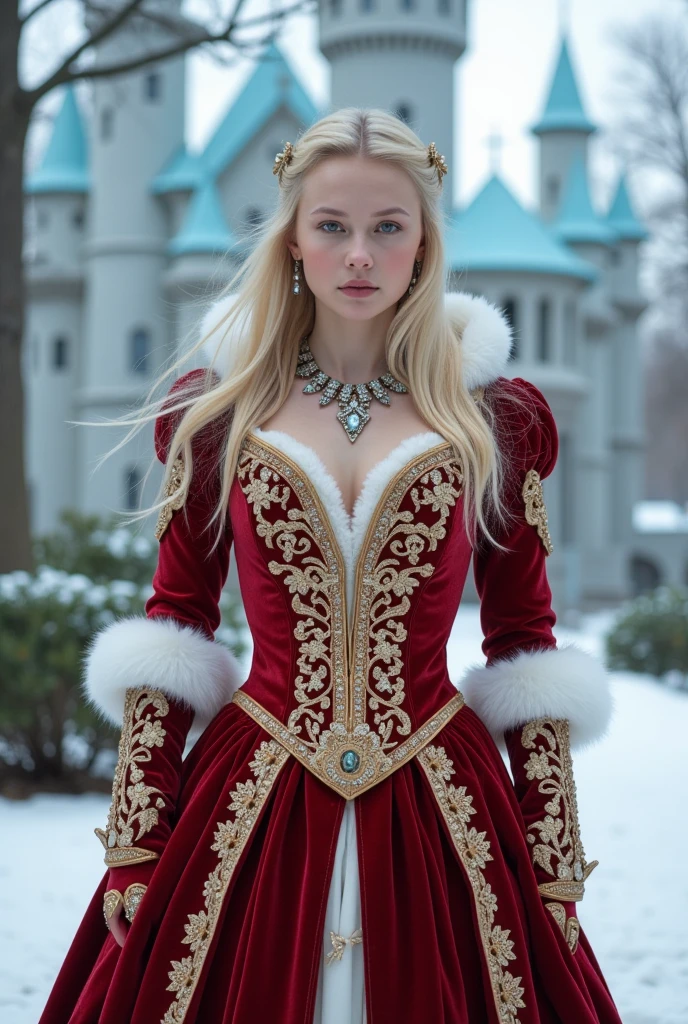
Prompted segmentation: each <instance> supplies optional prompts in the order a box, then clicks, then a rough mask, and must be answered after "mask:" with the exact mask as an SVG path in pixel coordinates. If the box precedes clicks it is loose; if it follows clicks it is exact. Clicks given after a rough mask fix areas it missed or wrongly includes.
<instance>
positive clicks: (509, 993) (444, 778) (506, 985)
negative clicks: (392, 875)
mask: <svg viewBox="0 0 688 1024" xmlns="http://www.w3.org/2000/svg"><path fill="white" fill-rule="evenodd" d="M418 761H419V762H420V764H421V765H422V767H423V770H424V771H425V774H426V775H427V777H428V779H429V781H430V785H431V786H432V789H433V792H434V794H435V796H436V798H437V802H438V804H439V806H440V809H441V811H442V814H443V815H444V819H445V821H446V823H447V825H448V827H449V832H450V835H451V837H452V839H453V841H454V846H455V847H456V851H457V853H458V855H459V858H460V860H461V863H462V864H463V867H464V870H465V872H466V875H467V876H468V880H469V882H470V884H471V887H472V889H473V898H474V900H475V908H476V913H477V917H478V926H479V928H480V938H481V940H482V944H483V949H484V951H485V958H486V961H487V966H488V968H489V972H490V982H491V984H492V995H493V998H494V1002H495V1007H496V1010H497V1018H498V1019H499V1021H500V1022H503V1024H518V1011H519V1010H521V1009H525V1005H526V1004H525V1003H524V1002H523V1000H522V998H521V996H522V995H523V992H524V989H523V987H522V986H521V985H520V984H519V982H520V981H521V976H520V975H519V977H517V978H515V977H514V976H513V975H512V974H511V973H510V972H509V971H507V970H505V969H504V968H505V967H507V966H508V964H509V961H510V960H515V959H516V954H515V953H514V951H513V947H514V942H513V940H512V939H510V938H509V934H510V932H511V929H510V928H501V927H500V926H499V925H498V924H495V917H496V915H497V910H498V907H497V897H496V896H495V894H494V893H493V892H492V887H491V886H490V884H489V882H487V881H486V879H485V874H484V871H483V869H484V868H485V866H486V864H487V862H488V861H490V860H493V859H494V858H493V857H492V854H491V853H490V852H489V851H490V845H491V844H490V842H489V841H488V840H487V839H486V838H485V835H486V833H485V832H478V831H477V829H475V828H473V827H472V828H469V827H468V822H469V820H470V817H471V815H472V814H476V813H477V811H476V809H475V807H473V806H472V804H473V797H472V796H469V794H468V793H467V792H466V787H465V786H459V787H456V786H454V785H448V783H449V780H450V779H451V777H452V775H455V774H456V769H455V768H454V766H453V765H454V762H453V761H452V760H451V759H450V758H449V757H448V756H447V752H446V750H445V748H444V747H441V746H427V747H425V749H424V750H422V751H421V752H420V753H419V754H418Z"/></svg>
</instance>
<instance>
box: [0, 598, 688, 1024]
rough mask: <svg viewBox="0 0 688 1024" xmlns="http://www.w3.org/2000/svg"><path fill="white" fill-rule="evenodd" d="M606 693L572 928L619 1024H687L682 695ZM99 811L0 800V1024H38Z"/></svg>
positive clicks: (639, 686) (590, 761) (82, 895)
mask: <svg viewBox="0 0 688 1024" xmlns="http://www.w3.org/2000/svg"><path fill="white" fill-rule="evenodd" d="M607 621H608V616H605V615H601V614H600V615H597V616H594V617H593V616H590V617H588V618H587V619H586V620H585V631H584V632H581V633H579V632H575V633H574V632H572V631H569V630H566V629H564V628H559V627H558V626H557V628H556V629H555V634H556V636H557V639H558V641H559V643H560V644H561V643H563V642H565V641H567V640H574V641H575V642H577V643H578V644H580V646H582V647H585V648H586V649H588V650H590V651H591V652H592V653H595V654H599V653H600V646H599V644H600V640H599V637H600V635H601V631H602V629H603V628H604V627H605V625H606V623H607ZM481 639H482V637H481V633H480V626H479V623H478V617H477V612H476V610H475V609H474V608H471V607H466V608H465V609H462V610H461V612H460V614H459V617H458V618H457V621H456V625H455V629H454V634H453V637H452V642H451V644H450V648H449V660H450V669H451V674H452V678H453V679H458V678H459V676H460V675H461V674H462V673H463V671H464V669H465V668H466V667H467V666H468V664H471V663H473V662H478V661H480V662H481V661H482V660H483V659H482V655H481V652H480V642H481ZM613 694H614V699H615V702H616V713H615V718H614V722H613V725H612V728H611V730H610V732H609V735H608V737H607V738H606V739H605V740H603V741H602V742H601V743H600V744H599V745H598V746H596V747H593V748H592V749H590V750H588V751H581V752H579V753H577V754H575V755H574V770H575V777H576V785H577V791H578V803H579V814H580V822H581V832H582V837H583V843H584V846H585V852H586V855H587V858H588V860H595V859H598V860H599V861H600V865H599V867H597V868H596V869H595V871H594V872H593V874H592V875H591V876H590V879H589V882H588V884H587V892H586V897H585V900H584V901H583V903H582V904H581V905H580V907H579V914H580V920H581V923H582V925H583V928H584V929H585V931H586V933H587V935H588V937H589V939H590V941H591V943H592V946H593V949H594V950H595V953H596V955H597V958H598V960H599V961H600V965H601V967H602V970H603V972H604V974H605V977H606V979H607V981H608V983H609V987H610V989H611V991H612V994H613V996H614V998H615V1000H616V1003H617V1005H618V1007H619V1011H620V1014H621V1017H622V1020H623V1021H624V1024H687V1022H688V876H686V873H685V870H684V868H682V867H681V865H682V864H685V860H684V858H685V851H686V848H687V847H688V822H687V820H686V810H685V808H686V799H685V794H686V792H688V757H686V756H685V751H686V736H687V735H688V696H686V695H685V694H684V695H681V694H677V693H675V692H673V691H670V690H666V689H664V688H662V687H660V686H658V685H657V684H655V683H653V682H651V681H650V680H647V679H643V678H640V677H638V676H633V675H625V674H616V675H614V677H613ZM109 802H110V801H109V798H107V797H105V796H95V795H94V796H84V797H58V796H40V797H35V798H34V799H32V800H30V801H27V802H22V803H17V802H13V801H6V800H0V835H2V836H3V837H4V840H5V841H4V842H3V843H2V845H1V846H0V1021H2V1024H36V1022H37V1021H38V1018H39V1016H40V1014H41V1011H42V1009H43V1006H44V1004H45V1000H46V999H47V996H48V993H49V991H50V988H51V986H52V983H53V981H54V979H55V976H56V974H57V972H58V970H59V968H60V965H61V963H62V961H63V959H64V956H65V954H66V952H67V948H68V946H69V944H70V942H71V940H72V937H73V934H74V932H75V930H76V928H77V926H78V924H79V921H80V920H81V917H82V915H83V913H84V911H85V909H86V906H87V904H88V902H89V900H90V899H91V896H92V893H93V890H94V889H95V887H96V885H97V884H98V882H99V881H100V879H101V877H102V875H103V873H104V870H105V868H104V865H103V862H102V858H101V856H100V853H99V850H100V849H101V848H100V844H99V843H98V840H97V838H96V836H95V835H94V834H93V829H94V828H95V827H96V826H100V827H102V826H103V825H104V823H105V819H106V817H107V812H108V807H109ZM10 839H11V842H10V841H9V840H10ZM58 879H59V883H58V882H57V880H58Z"/></svg>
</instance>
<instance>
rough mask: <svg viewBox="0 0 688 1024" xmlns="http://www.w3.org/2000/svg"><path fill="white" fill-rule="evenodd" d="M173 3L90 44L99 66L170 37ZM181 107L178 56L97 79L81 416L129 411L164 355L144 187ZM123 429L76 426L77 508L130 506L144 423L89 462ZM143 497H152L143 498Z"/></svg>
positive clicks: (157, 223)
mask: <svg viewBox="0 0 688 1024" xmlns="http://www.w3.org/2000/svg"><path fill="white" fill-rule="evenodd" d="M180 5H181V0H159V4H158V7H159V9H160V13H161V14H164V16H165V18H164V19H161V21H154V20H151V19H148V18H144V17H140V16H137V15H134V16H133V17H132V18H130V19H129V20H128V21H127V22H126V24H125V27H124V28H123V29H121V30H120V31H119V32H118V33H116V35H114V36H113V37H111V38H108V39H107V40H106V41H105V42H103V43H102V44H101V45H100V46H99V47H98V50H97V55H96V62H97V66H100V67H103V66H108V65H111V64H114V63H116V62H117V61H118V60H122V59H124V58H131V57H134V56H136V55H137V54H139V53H142V52H144V53H151V52H155V51H156V50H160V49H162V48H164V47H165V46H166V45H169V43H170V42H171V41H172V40H173V39H174V38H175V36H174V35H173V34H172V32H171V31H170V29H168V28H166V27H165V26H164V24H163V22H164V20H166V19H175V18H179V9H180ZM91 17H93V18H94V19H95V18H97V16H96V15H91V16H89V20H90V19H91ZM89 27H90V26H89ZM94 27H95V25H94ZM184 105H185V76H184V58H183V56H180V57H177V58H173V59H171V60H168V61H165V62H164V63H162V64H159V65H148V66H146V67H144V68H141V69H138V70H135V71H132V72H130V73H125V74H122V75H117V76H115V77H113V78H102V79H95V80H94V83H93V114H92V118H93V120H92V123H93V138H92V145H91V171H92V180H93V189H92V193H91V208H90V224H89V233H88V235H89V237H88V242H87V244H86V246H85V250H84V259H85V270H86V280H87V295H86V304H85V315H84V357H83V360H82V367H81V370H82V378H81V380H80V387H79V390H78V392H77V396H76V413H77V418H78V419H85V420H99V419H101V418H103V417H110V416H114V415H117V414H120V413H122V412H124V411H126V410H127V409H129V410H131V409H132V408H133V407H134V406H135V405H136V404H137V403H138V402H139V401H140V400H141V399H142V398H143V397H144V396H145V394H146V393H147V391H148V389H149V387H150V384H151V381H152V378H153V376H154V375H155V374H156V373H157V372H158V370H159V368H160V366H161V364H162V363H163V362H165V361H166V360H167V358H168V357H169V355H170V354H171V344H172V342H171V330H170V322H171V320H172V317H173V313H172V310H171V309H169V308H167V306H166V304H165V301H164V294H163V291H162V289H161V276H162V273H163V271H164V268H165V265H166V261H167V257H166V246H167V242H168V237H169V229H168V226H167V223H166V212H165V209H164V207H163V205H162V204H161V202H160V200H159V198H158V197H157V196H153V195H152V194H151V192H150V190H149V184H150V182H151V180H152V179H153V178H154V177H155V175H156V174H157V173H158V172H159V171H160V169H161V168H162V167H163V165H164V164H165V163H166V162H167V161H168V160H169V158H170V156H171V155H172V154H173V153H174V152H175V151H176V150H178V149H179V148H180V146H181V145H182V143H183V141H184ZM122 437H123V431H122V430H121V429H119V430H111V429H109V428H108V429H105V428H102V429H101V428H97V427H88V428H85V427H81V428H79V434H78V440H79V446H80V450H79V456H78V459H79V465H80V467H81V474H82V476H81V486H80V492H79V494H78V505H79V507H80V508H81V509H82V510H83V511H86V512H88V511H91V510H93V511H96V510H98V511H102V510H103V509H110V510H112V511H119V510H121V509H122V508H127V507H129V508H136V507H138V503H139V498H140V489H141V481H142V478H143V475H144V473H145V470H146V469H147V467H148V465H149V464H150V459H151V452H152V450H153V449H152V428H148V429H146V430H143V431H141V434H140V435H139V436H138V437H137V438H136V440H135V442H134V444H130V445H127V446H125V447H124V448H122V449H121V450H119V451H118V452H116V453H115V454H114V455H113V456H112V457H111V458H110V460H109V461H108V462H107V463H105V465H104V466H103V467H102V468H101V469H100V470H99V471H98V472H96V473H95V474H94V473H93V470H94V468H95V462H96V460H97V458H98V457H99V456H100V455H101V454H102V453H103V452H104V451H106V450H107V449H109V448H110V447H112V445H113V444H115V443H116V442H118V441H120V440H121V439H122ZM154 483H155V484H157V478H156V479H155V480H151V489H152V490H153V491H154V488H153V484H154ZM148 496H150V497H151V498H152V496H153V493H152V492H151V493H150V495H149V494H148V493H147V495H146V496H145V498H144V500H146V499H147V498H148Z"/></svg>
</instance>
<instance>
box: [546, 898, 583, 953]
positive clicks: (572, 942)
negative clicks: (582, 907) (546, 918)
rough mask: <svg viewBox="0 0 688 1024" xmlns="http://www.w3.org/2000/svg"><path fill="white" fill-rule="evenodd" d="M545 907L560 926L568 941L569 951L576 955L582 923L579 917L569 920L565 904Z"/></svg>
mask: <svg viewBox="0 0 688 1024" xmlns="http://www.w3.org/2000/svg"><path fill="white" fill-rule="evenodd" d="M545 906H546V907H547V909H548V910H549V912H550V914H551V915H552V917H553V918H554V920H555V921H556V922H557V924H558V925H559V930H560V931H561V934H562V935H563V936H564V938H565V939H566V942H567V944H568V947H569V949H570V950H571V952H572V953H575V952H576V950H577V949H578V937H579V935H580V921H579V920H578V918H577V917H568V918H567V916H566V910H565V908H564V905H563V903H545Z"/></svg>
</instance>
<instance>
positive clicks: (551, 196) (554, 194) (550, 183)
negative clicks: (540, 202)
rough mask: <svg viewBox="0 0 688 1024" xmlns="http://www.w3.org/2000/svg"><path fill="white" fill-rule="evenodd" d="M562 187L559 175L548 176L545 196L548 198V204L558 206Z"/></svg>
mask: <svg viewBox="0 0 688 1024" xmlns="http://www.w3.org/2000/svg"><path fill="white" fill-rule="evenodd" d="M560 187H561V182H560V180H559V175H557V174H550V175H548V176H547V178H546V179H545V195H546V196H547V202H548V203H549V204H550V205H551V206H556V205H557V203H558V202H559V189H560Z"/></svg>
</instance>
